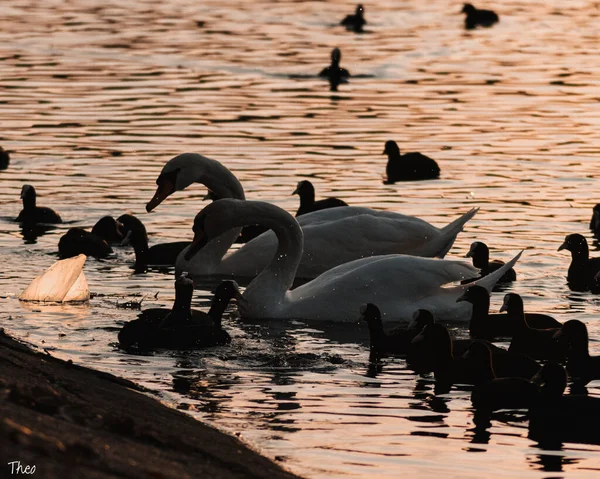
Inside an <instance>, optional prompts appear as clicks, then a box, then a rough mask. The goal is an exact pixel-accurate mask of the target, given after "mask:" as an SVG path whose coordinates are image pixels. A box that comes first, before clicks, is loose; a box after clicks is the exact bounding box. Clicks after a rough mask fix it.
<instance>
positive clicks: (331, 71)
mask: <svg viewBox="0 0 600 479" xmlns="http://www.w3.org/2000/svg"><path fill="white" fill-rule="evenodd" d="M341 59H342V52H341V51H340V49H339V48H334V49H333V50H332V51H331V65H329V66H328V67H325V68H323V70H321V73H319V76H320V77H327V79H328V80H329V87H330V90H331V91H337V87H338V85H339V84H340V83H348V78H350V72H349V71H348V70H346V69H345V68H341V67H340V60H341Z"/></svg>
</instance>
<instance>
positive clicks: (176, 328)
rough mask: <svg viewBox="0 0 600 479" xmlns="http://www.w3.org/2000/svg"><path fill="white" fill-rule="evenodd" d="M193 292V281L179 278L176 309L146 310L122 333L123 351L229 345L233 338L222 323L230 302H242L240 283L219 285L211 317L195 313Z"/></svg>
mask: <svg viewBox="0 0 600 479" xmlns="http://www.w3.org/2000/svg"><path fill="white" fill-rule="evenodd" d="M193 291H194V284H193V282H192V280H191V279H189V278H187V277H186V276H185V275H181V276H180V277H179V278H177V280H176V281H175V303H174V304H173V308H172V309H171V310H170V311H169V312H167V313H166V314H163V313H164V310H163V309H162V308H156V309H152V310H145V311H144V312H142V314H141V315H140V318H139V319H135V320H133V321H129V322H128V323H126V324H125V325H124V326H123V328H122V329H121V331H119V336H118V338H119V344H120V345H121V347H123V348H125V349H129V348H132V347H134V346H137V348H138V349H154V348H167V349H190V348H198V347H207V346H215V345H222V344H227V343H229V342H230V341H231V337H230V336H229V333H227V331H225V330H223V328H222V324H221V319H222V315H223V312H224V311H225V309H226V308H227V305H228V304H229V301H230V300H231V299H232V298H238V299H240V298H241V294H240V291H239V287H238V285H237V283H235V282H234V281H231V280H228V281H223V282H222V283H221V284H220V285H219V287H218V288H217V290H216V292H215V295H214V297H213V300H212V304H211V307H210V310H209V311H208V313H201V312H200V311H192V309H191V301H192V294H193ZM242 300H243V299H242ZM200 313H201V314H200Z"/></svg>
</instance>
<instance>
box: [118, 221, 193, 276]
mask: <svg viewBox="0 0 600 479" xmlns="http://www.w3.org/2000/svg"><path fill="white" fill-rule="evenodd" d="M117 221H118V222H119V223H121V224H122V225H123V233H124V234H125V238H124V239H123V241H122V243H121V244H123V245H128V244H131V245H132V246H133V249H134V251H135V265H134V269H135V271H136V272H141V271H144V270H145V269H146V268H147V267H148V266H150V265H169V266H171V265H174V264H175V260H176V259H177V256H178V255H179V253H181V251H182V250H183V249H184V248H185V247H186V246H188V245H189V244H190V243H191V241H175V242H172V243H162V244H157V245H154V246H152V247H150V248H149V247H148V234H147V233H146V227H145V226H144V225H143V223H142V222H141V221H140V220H139V219H138V218H136V217H135V216H133V215H129V214H125V215H121V216H119V218H117Z"/></svg>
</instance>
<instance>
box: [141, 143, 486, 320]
mask: <svg viewBox="0 0 600 479" xmlns="http://www.w3.org/2000/svg"><path fill="white" fill-rule="evenodd" d="M156 183H157V186H158V187H157V189H156V193H155V195H154V196H153V197H152V199H151V200H150V201H149V202H148V204H147V205H146V210H147V211H152V210H153V209H154V208H156V207H157V206H158V205H160V204H161V203H162V201H164V200H165V198H167V197H169V196H170V195H172V194H173V193H174V192H176V191H182V190H184V189H185V188H187V187H188V186H190V185H191V184H193V183H201V184H203V185H205V186H206V187H207V188H208V189H209V190H210V191H212V192H213V193H214V194H215V195H216V197H217V198H220V199H227V198H236V199H239V200H243V199H245V194H244V189H243V187H242V185H241V184H240V182H239V181H238V179H237V178H236V177H235V176H234V175H233V173H232V172H231V171H229V170H228V169H227V168H226V167H225V166H224V165H222V164H221V163H219V162H218V161H215V160H212V159H210V158H207V157H205V156H202V155H198V154H196V153H184V154H181V155H178V156H176V157H174V158H172V159H170V160H169V161H168V162H167V163H166V164H165V166H164V167H163V169H162V172H161V173H160V175H159V176H158V178H157V180H156ZM476 212H477V209H472V210H471V211H469V212H467V213H465V214H464V215H462V216H461V217H459V218H457V219H456V220H454V221H453V222H452V223H450V224H448V225H446V226H444V227H443V228H436V227H434V226H433V225H431V224H429V223H427V222H425V221H423V220H421V219H419V218H416V217H414V216H407V215H403V214H399V213H396V212H391V211H379V210H373V209H371V208H364V207H357V206H347V207H344V208H329V209H326V210H320V211H315V212H313V213H307V214H305V215H302V216H299V217H298V223H299V224H300V225H301V227H302V232H303V234H304V252H303V254H302V257H301V259H300V264H299V265H298V270H297V272H296V279H311V278H315V277H316V276H318V275H320V274H322V273H324V272H325V271H328V270H330V269H331V268H333V267H335V266H338V265H341V264H344V263H348V262H349V261H352V260H355V259H358V258H363V257H366V256H375V255H385V254H396V253H403V254H409V255H414V256H429V257H438V258H443V257H444V256H445V255H446V253H447V252H448V250H449V249H450V248H451V246H452V244H453V243H454V241H455V239H456V236H457V235H458V233H459V232H460V231H462V229H463V227H464V225H465V224H466V223H467V221H469V220H470V219H471V218H472V217H473V216H474V215H475V214H476ZM253 223H254V222H253ZM255 224H256V223H255ZM240 230H241V228H239V227H237V228H233V229H232V230H228V231H226V232H225V233H223V235H222V236H221V237H220V238H215V240H213V241H211V242H210V243H209V244H207V245H206V246H205V247H203V248H202V251H201V252H200V253H198V254H197V255H195V256H194V257H193V258H192V260H190V261H188V260H186V259H185V254H184V253H185V252H186V250H184V252H183V253H182V254H180V255H179V257H178V258H177V262H176V264H175V271H176V273H179V272H181V271H189V273H190V275H192V276H221V277H222V276H228V277H233V278H237V279H239V278H244V279H246V278H254V277H255V276H257V275H258V274H259V273H260V272H261V271H262V270H263V269H264V268H265V267H266V266H267V265H268V264H269V261H270V260H271V258H272V257H273V255H274V254H275V250H276V249H277V238H276V235H275V234H274V233H273V232H268V233H267V234H265V235H260V236H259V237H258V238H256V240H254V241H251V242H250V243H248V244H245V245H244V246H242V247H241V248H238V249H236V250H234V251H231V252H229V254H227V253H228V251H229V249H230V246H231V245H232V244H233V242H234V241H235V240H236V239H237V237H238V236H239V234H240ZM471 269H472V268H471ZM472 270H473V273H471V274H470V276H472V275H473V274H474V273H475V272H476V271H475V270H474V269H472ZM365 302H367V301H365ZM359 306H360V304H359V305H357V306H356V309H358V307H359ZM413 310H414V308H413V309H412V310H411V311H410V313H411V314H412V311H413Z"/></svg>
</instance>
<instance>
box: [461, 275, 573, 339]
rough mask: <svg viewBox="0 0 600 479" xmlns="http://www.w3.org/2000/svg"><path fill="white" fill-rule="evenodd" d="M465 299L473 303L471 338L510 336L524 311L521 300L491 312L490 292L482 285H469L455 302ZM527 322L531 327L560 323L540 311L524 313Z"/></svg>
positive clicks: (548, 326) (550, 325)
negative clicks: (504, 311) (499, 310)
mask: <svg viewBox="0 0 600 479" xmlns="http://www.w3.org/2000/svg"><path fill="white" fill-rule="evenodd" d="M461 301H466V302H468V303H471V304H472V305H473V309H472V312H471V319H470V321H469V334H470V335H471V337H472V338H479V339H487V340H488V341H492V340H494V339H496V338H512V337H513V335H514V333H515V329H516V328H517V326H518V325H519V322H520V315H521V314H523V313H524V311H523V302H522V301H521V302H520V303H519V302H516V301H515V302H511V303H510V304H509V305H507V308H508V309H507V310H506V313H500V314H491V313H490V312H489V309H490V294H489V293H488V291H487V289H485V288H484V287H482V286H478V285H474V286H469V287H468V288H467V290H466V291H465V292H464V293H463V295H462V296H460V297H459V298H458V299H457V300H456V302H457V303H459V302H461ZM525 318H526V319H527V324H528V325H530V326H531V327H532V328H537V329H548V328H560V327H561V326H562V324H561V323H560V322H558V321H557V320H556V319H554V318H553V317H552V316H548V315H546V314H540V313H525Z"/></svg>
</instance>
